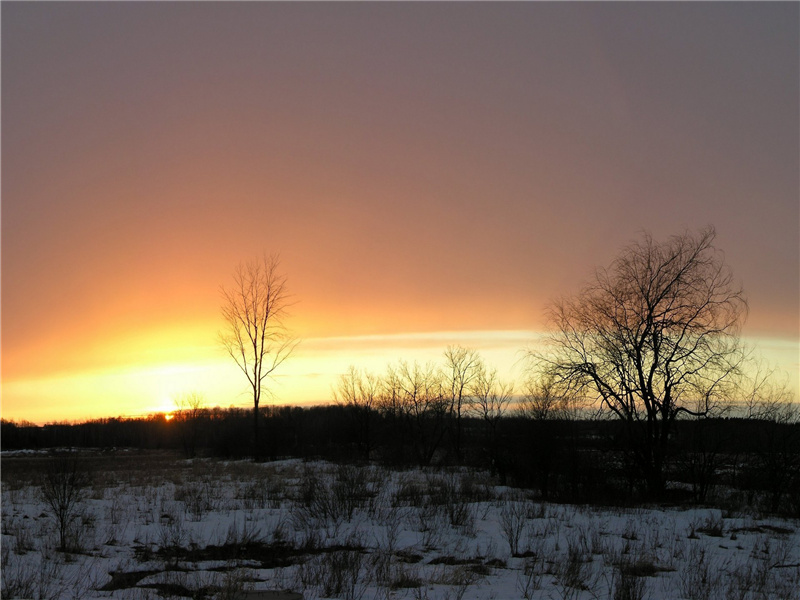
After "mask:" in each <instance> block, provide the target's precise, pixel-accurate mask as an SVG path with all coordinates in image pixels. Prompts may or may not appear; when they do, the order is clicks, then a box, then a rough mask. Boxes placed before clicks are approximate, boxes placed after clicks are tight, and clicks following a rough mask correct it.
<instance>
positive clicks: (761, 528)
mask: <svg viewBox="0 0 800 600" xmlns="http://www.w3.org/2000/svg"><path fill="white" fill-rule="evenodd" d="M66 456H67V458H62V459H58V460H56V459H54V458H53V457H50V456H48V455H46V454H36V453H24V452H9V453H3V456H2V579H3V581H2V595H3V597H4V598H33V599H36V600H45V599H48V600H56V599H73V598H120V599H131V600H139V599H141V600H145V599H149V598H181V597H187V598H209V599H210V598H220V599H230V600H233V599H235V598H237V597H243V594H244V592H246V591H253V590H291V591H294V592H299V593H301V594H302V595H303V597H304V598H306V599H311V598H343V599H347V600H351V599H362V598H363V599H372V598H378V599H382V598H387V599H388V598H409V599H423V598H428V599H431V600H434V599H436V600H444V599H452V600H456V599H462V598H463V599H477V598H481V599H488V598H496V599H498V600H500V599H510V598H525V599H530V598H553V599H566V598H569V599H575V600H588V599H592V598H603V599H605V598H610V599H615V600H623V599H624V600H635V599H641V598H651V599H660V598H664V599H680V598H683V599H687V600H700V599H707V598H708V599H712V598H713V599H717V598H718V599H720V600H723V599H725V600H727V599H731V600H733V599H741V600H746V599H753V600H755V599H769V598H774V599H798V598H800V533H798V528H799V527H800V523H798V522H797V521H796V520H787V519H779V518H772V517H769V516H766V515H752V514H732V513H727V512H723V511H720V510H719V509H711V508H702V507H693V508H691V509H680V508H673V507H663V506H660V507H656V506H651V507H638V508H613V507H594V506H576V505H563V504H561V505H559V504H548V503H542V502H539V501H537V499H536V498H535V497H533V496H532V495H531V494H530V493H529V492H526V491H523V490H517V489H512V488H508V487H501V486H499V485H497V483H496V481H494V480H493V479H492V478H491V477H490V476H489V475H488V474H486V473H481V472H475V471H472V470H461V469H410V470H389V469H386V468H383V467H380V466H374V465H370V466H355V465H336V464H332V463H327V462H303V461H301V460H285V461H277V462H270V463H262V464H254V463H252V462H247V461H227V462H226V461H220V460H211V459H194V460H182V459H180V458H178V457H177V456H176V455H174V454H171V453H167V452H144V451H130V452H126V451H121V450H118V451H115V452H99V451H98V452H86V453H83V454H81V455H80V458H78V459H76V456H77V455H76V454H69V455H66ZM45 484H47V485H45ZM59 486H60V487H59ZM65 492H70V493H65ZM71 492H74V493H71ZM54 496H55V497H56V499H57V500H60V504H59V503H58V502H54ZM66 505H68V506H66ZM58 517H60V519H59V518H58ZM59 525H61V527H60V528H59Z"/></svg>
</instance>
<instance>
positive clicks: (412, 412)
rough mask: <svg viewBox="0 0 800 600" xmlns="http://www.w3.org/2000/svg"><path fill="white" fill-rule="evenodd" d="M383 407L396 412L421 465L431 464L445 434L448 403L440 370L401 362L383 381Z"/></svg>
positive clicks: (431, 366) (429, 364) (390, 367)
mask: <svg viewBox="0 0 800 600" xmlns="http://www.w3.org/2000/svg"><path fill="white" fill-rule="evenodd" d="M383 388H384V391H383V396H384V401H383V402H382V404H383V405H384V406H387V407H391V408H390V410H393V411H396V412H395V414H397V415H398V416H399V417H400V419H401V421H402V424H403V426H404V427H408V430H409V433H410V435H411V436H412V438H413V440H412V445H413V450H414V452H415V453H416V456H417V460H418V461H419V463H420V464H421V465H429V464H430V463H431V461H432V460H433V458H434V456H435V454H436V451H437V450H438V448H439V444H440V443H441V441H442V438H443V437H444V434H445V427H446V422H445V421H446V417H447V409H448V403H447V399H446V397H445V393H444V385H443V382H442V377H441V371H440V370H439V369H437V368H436V367H435V365H433V364H431V363H427V364H425V365H420V364H419V363H417V362H414V363H413V364H409V363H407V362H406V361H400V362H399V363H398V365H397V366H391V365H390V366H389V368H388V370H387V373H386V376H385V377H384V380H383Z"/></svg>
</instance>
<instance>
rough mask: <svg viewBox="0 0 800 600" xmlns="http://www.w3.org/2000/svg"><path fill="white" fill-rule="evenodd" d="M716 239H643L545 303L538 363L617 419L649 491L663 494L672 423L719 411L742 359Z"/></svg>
mask: <svg viewBox="0 0 800 600" xmlns="http://www.w3.org/2000/svg"><path fill="white" fill-rule="evenodd" d="M714 238H715V232H714V229H713V228H708V229H705V230H703V231H701V232H699V233H698V234H696V235H694V234H691V233H684V234H682V235H678V236H674V237H672V238H670V239H668V240H667V241H665V242H661V243H658V242H655V241H654V240H653V239H652V237H651V236H650V235H649V234H645V235H644V237H643V239H642V240H641V241H638V242H635V243H633V244H631V245H629V246H628V247H627V248H625V249H624V250H623V251H622V253H621V254H620V255H619V256H618V257H617V259H616V260H615V261H614V262H613V263H612V264H611V266H610V267H609V268H607V269H599V270H598V271H597V272H596V274H595V276H594V279H593V281H592V283H591V284H589V285H587V286H586V287H585V288H584V289H583V290H582V291H581V293H580V294H578V295H577V296H574V297H568V298H564V299H562V300H560V301H557V302H556V303H555V304H554V305H553V306H552V308H551V311H550V319H551V322H552V324H553V326H554V331H553V333H552V334H551V335H550V338H549V351H548V352H546V353H544V354H543V355H541V356H540V357H539V358H540V359H541V360H543V361H545V364H547V365H548V367H549V372H550V373H551V374H552V375H553V377H554V378H555V381H556V382H558V383H559V384H560V385H562V386H565V388H567V389H570V390H572V391H575V392H577V393H580V394H582V395H584V396H585V397H587V398H589V399H593V400H596V401H599V402H600V404H601V405H602V407H604V408H605V409H607V410H608V411H610V412H611V414H613V415H615V416H616V417H618V418H619V419H621V420H622V422H623V423H624V425H625V432H626V434H627V436H628V442H629V448H630V449H631V450H632V453H633V458H634V460H635V461H636V464H637V465H638V468H639V470H640V472H641V475H642V476H643V477H644V479H645V482H646V485H647V489H648V492H650V493H651V494H653V495H659V494H661V493H662V492H663V489H664V477H663V467H664V459H665V451H666V449H667V443H668V440H669V436H670V433H671V430H672V425H673V423H674V421H675V419H676V418H677V417H678V416H679V415H681V414H687V415H706V414H709V413H710V412H712V411H713V410H714V409H715V408H717V407H718V406H719V404H720V403H721V402H722V401H724V400H725V399H726V398H727V397H728V395H729V390H728V385H729V384H731V383H732V382H734V380H735V377H734V376H735V375H737V374H738V373H739V366H740V363H741V360H742V357H743V352H742V347H741V344H740V340H739V331H740V326H741V323H742V321H743V318H744V316H745V314H746V310H747V304H746V301H745V299H744V296H743V293H742V290H741V288H739V287H738V286H737V285H735V283H734V280H733V275H732V274H731V272H730V270H729V269H728V267H727V266H726V265H725V262H724V260H723V258H722V256H721V254H720V253H719V252H718V251H717V250H716V249H715V247H714V245H713V244H714Z"/></svg>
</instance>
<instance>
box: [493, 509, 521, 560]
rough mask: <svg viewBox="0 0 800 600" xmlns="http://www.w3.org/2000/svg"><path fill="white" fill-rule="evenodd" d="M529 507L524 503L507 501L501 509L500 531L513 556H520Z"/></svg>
mask: <svg viewBox="0 0 800 600" xmlns="http://www.w3.org/2000/svg"><path fill="white" fill-rule="evenodd" d="M526 515H527V506H526V503H524V502H519V501H513V500H511V501H507V502H505V503H503V506H502V507H501V508H500V529H501V530H502V531H503V535H504V536H505V538H506V541H507V542H508V545H509V547H510V548H511V555H512V556H519V550H520V546H519V545H520V541H521V540H522V534H523V533H524V532H525V521H526Z"/></svg>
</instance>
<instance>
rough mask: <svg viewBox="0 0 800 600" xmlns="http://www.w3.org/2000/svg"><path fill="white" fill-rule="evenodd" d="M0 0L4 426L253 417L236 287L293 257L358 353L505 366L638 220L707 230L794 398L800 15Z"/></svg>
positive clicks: (315, 345)
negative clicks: (240, 271) (241, 269)
mask: <svg viewBox="0 0 800 600" xmlns="http://www.w3.org/2000/svg"><path fill="white" fill-rule="evenodd" d="M0 10H1V11H2V385H3V397H2V416H3V418H7V419H17V420H20V419H26V420H30V421H34V422H45V421H52V420H61V419H83V418H87V417H100V416H115V415H138V414H146V413H148V412H151V411H156V410H170V409H171V408H172V403H173V398H174V397H175V396H176V395H177V394H181V393H185V392H191V391H196V392H199V393H202V394H204V396H205V398H206V401H207V403H208V404H209V405H221V406H229V405H234V404H235V405H239V406H247V405H248V402H249V400H248V397H247V395H246V382H245V380H244V378H243V377H242V376H241V375H240V374H238V373H237V371H236V366H235V364H234V363H233V361H232V360H231V359H230V358H228V357H226V356H225V354H224V351H223V350H222V349H221V346H220V345H219V344H218V342H217V336H218V331H219V330H220V328H221V327H222V320H221V316H220V305H221V300H220V285H224V284H227V283H228V282H229V281H230V279H231V275H232V272H233V268H234V267H235V265H236V264H237V263H238V262H240V261H242V260H245V259H249V258H252V257H254V256H258V255H260V254H262V253H264V252H267V253H273V252H276V253H280V256H281V261H282V267H283V271H284V272H285V274H286V275H287V277H288V285H289V288H290V290H291V292H292V293H293V294H294V297H295V300H296V304H295V305H294V307H293V309H292V313H293V316H292V318H291V319H290V321H289V324H290V326H291V327H292V328H293V329H294V330H295V331H296V333H297V335H298V336H299V337H300V338H301V339H302V340H303V341H302V343H301V345H300V346H299V348H298V350H297V352H296V354H295V356H294V358H293V359H292V360H291V361H288V362H287V363H285V365H284V368H283V369H282V370H281V371H280V376H279V377H278V379H277V381H276V382H275V386H274V390H275V394H276V401H278V402H291V403H318V402H326V401H329V400H330V398H331V394H330V389H331V385H332V384H333V383H334V382H335V380H336V377H337V376H338V374H340V373H342V372H343V371H344V370H345V369H346V368H347V366H348V365H350V364H355V365H357V366H363V367H366V368H369V369H372V370H375V371H382V370H383V368H384V366H385V365H386V363H387V362H390V361H395V360H397V359H400V358H405V359H408V360H420V361H425V360H434V359H437V358H438V357H439V356H440V355H441V353H442V351H443V350H444V348H445V347H446V346H447V345H448V344H454V343H459V344H462V345H465V346H470V347H473V348H476V349H478V350H480V351H481V352H482V353H483V354H484V356H485V357H486V358H487V361H488V362H490V363H493V364H495V365H497V366H498V367H499V368H500V370H501V372H502V373H503V374H504V376H507V377H512V376H517V375H518V374H519V364H518V363H517V360H518V359H519V356H520V351H521V349H523V348H525V347H526V346H528V345H530V344H532V343H535V340H536V339H537V337H538V336H539V335H541V332H542V331H543V330H544V328H545V325H546V323H545V320H544V312H545V309H546V307H547V305H548V302H549V301H551V300H552V299H554V298H556V297H558V296H560V295H562V294H569V293H572V292H576V291H577V290H578V289H579V288H580V286H581V284H582V282H585V281H586V280H587V279H588V278H589V277H590V276H591V274H592V272H593V269H594V268H595V267H596V266H600V265H606V264H608V263H609V262H610V261H611V260H612V259H613V258H614V256H615V255H616V254H617V253H618V252H619V250H620V249H621V248H622V247H623V246H625V245H626V244H627V243H629V242H630V241H632V240H634V239H636V238H637V237H638V236H639V235H640V233H641V232H642V231H644V230H647V231H650V232H651V233H652V234H653V235H654V236H655V237H656V238H657V239H664V238H666V237H667V236H669V235H671V234H676V233H681V232H683V231H685V230H686V229H687V228H688V229H690V230H697V229H699V228H701V227H704V226H706V225H709V224H711V225H714V226H715V227H716V229H717V232H718V237H717V246H718V247H719V248H720V249H721V250H723V251H724V252H725V258H726V261H727V263H728V264H729V265H730V266H731V267H732V269H733V271H734V274H735V275H736V277H737V278H738V279H739V280H741V282H742V284H743V286H744V288H745V291H746V293H747V297H748V300H749V303H750V314H749V318H748V321H747V324H746V327H745V329H744V335H745V338H746V340H747V341H748V343H751V344H753V345H754V346H755V347H757V348H758V349H759V351H760V352H762V353H764V354H765V355H766V356H767V357H768V359H769V360H771V361H773V362H774V363H775V364H777V365H778V366H779V367H780V368H781V369H782V370H783V371H784V372H785V373H787V376H788V379H789V384H790V386H792V387H793V388H794V389H795V390H797V388H798V377H799V376H798V372H799V369H800V366H799V365H798V359H799V358H800V339H799V338H800V192H799V188H798V186H800V167H799V165H800V142H799V139H800V122H799V119H798V115H799V114H800V64H799V59H798V57H799V56H800V45H799V43H798V31H799V28H798V22H799V20H800V5H798V3H796V2H792V3H755V2H752V3H748V2H744V3H725V2H722V3H717V2H712V3H537V2H533V3H501V4H496V3H449V2H448V3H258V2H243V3H212V2H207V3H206V2H204V3H190V2H170V3H157V2H148V3H138V2H137V3H117V2H109V3H94V2H92V3H72V2H68V3H49V2H48V3H38V2H11V3H9V2H3V3H2V5H0Z"/></svg>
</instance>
